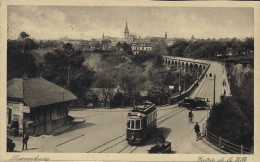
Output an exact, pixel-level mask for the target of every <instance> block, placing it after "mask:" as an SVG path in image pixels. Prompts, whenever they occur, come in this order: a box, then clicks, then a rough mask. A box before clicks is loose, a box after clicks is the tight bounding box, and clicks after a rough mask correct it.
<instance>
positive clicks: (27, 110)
mask: <svg viewBox="0 0 260 162" xmlns="http://www.w3.org/2000/svg"><path fill="white" fill-rule="evenodd" d="M21 111H22V112H23V113H30V107H29V106H21Z"/></svg>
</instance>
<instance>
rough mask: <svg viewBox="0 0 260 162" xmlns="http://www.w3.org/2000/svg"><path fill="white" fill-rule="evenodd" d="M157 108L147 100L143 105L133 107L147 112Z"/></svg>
mask: <svg viewBox="0 0 260 162" xmlns="http://www.w3.org/2000/svg"><path fill="white" fill-rule="evenodd" d="M153 108H155V105H154V104H153V103H152V102H145V103H143V104H141V105H137V106H136V107H134V108H133V111H134V112H144V113H145V112H147V111H149V110H150V109H153Z"/></svg>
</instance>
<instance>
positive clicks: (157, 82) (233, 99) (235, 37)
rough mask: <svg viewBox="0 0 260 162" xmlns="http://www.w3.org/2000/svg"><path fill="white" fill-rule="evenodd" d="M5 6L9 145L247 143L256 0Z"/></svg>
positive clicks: (191, 146)
mask: <svg viewBox="0 0 260 162" xmlns="http://www.w3.org/2000/svg"><path fill="white" fill-rule="evenodd" d="M154 3H155V2H154ZM6 10H7V15H6V22H7V24H6V25H7V27H6V29H7V31H6V37H7V39H6V53H4V55H5V57H6V74H5V77H3V78H5V81H6V86H5V89H6V92H4V94H6V98H5V102H6V103H5V105H4V104H2V109H5V110H4V112H5V114H1V116H2V118H4V119H5V120H4V122H6V123H5V124H1V125H2V126H4V127H5V128H4V130H5V131H4V132H5V133H4V134H5V135H6V136H5V138H2V139H1V142H4V143H5V145H6V149H5V152H6V153H7V154H11V155H12V154H15V155H23V153H34V154H39V153H67V154H68V153H84V155H86V156H87V155H90V154H92V153H98V155H99V154H100V155H104V154H105V155H106V154H108V153H112V154H114V155H120V154H122V155H123V154H127V155H132V156H135V155H146V156H148V157H149V155H151V156H153V155H160V156H164V155H165V156H175V155H178V154H180V155H181V154H186V155H196V154H205V155H210V154H214V155H220V158H219V159H215V160H216V161H217V160H221V156H223V155H226V154H229V155H242V156H241V157H240V159H239V158H237V157H236V158H233V161H235V160H240V161H246V157H245V156H248V155H254V154H255V149H256V147H255V139H256V138H257V137H256V136H255V129H254V126H255V124H256V123H255V122H254V116H255V111H254V110H255V109H254V105H255V104H254V97H255V96H254V91H255V90H256V88H255V81H254V77H255V75H254V71H255V66H254V64H255V48H254V42H255V40H254V38H255V34H254V30H255V26H254V23H255V16H256V15H255V14H254V13H255V9H254V8H253V7H212V6H211V7H198V6H197V7H189V6H186V7H178V6H173V5H169V6H159V5H158V6H145V5H142V6H138V5H137V6H131V5H125V6H123V5H119V6H117V5H112V6H107V5H101V4H98V5H93V6H91V5H87V6H84V5H82V6H80V5H62V4H60V5H47V4H46V5H42V4H41V5H20V4H19V5H7V9H6ZM1 43H3V42H1ZM2 54H3V53H1V55H2ZM1 73H2V72H1ZM1 79H2V78H1ZM1 87H2V85H1ZM2 111H3V110H2ZM108 155H109V154H108ZM13 158H14V157H13ZM36 158H40V157H36ZM12 160H21V159H19V156H18V157H17V159H12ZM23 160H26V159H23ZM38 160H39V159H36V161H38ZM128 160H131V159H128ZM174 160H176V159H174ZM193 160H196V161H203V160H204V161H205V160H206V161H207V160H208V161H210V159H203V157H197V158H195V159H193ZM222 160H224V159H222ZM225 160H228V159H225ZM225 160H224V161H225Z"/></svg>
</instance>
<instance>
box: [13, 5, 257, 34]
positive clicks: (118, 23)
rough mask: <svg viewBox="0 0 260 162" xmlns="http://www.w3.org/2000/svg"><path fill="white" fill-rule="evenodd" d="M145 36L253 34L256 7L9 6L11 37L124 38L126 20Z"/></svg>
mask: <svg viewBox="0 0 260 162" xmlns="http://www.w3.org/2000/svg"><path fill="white" fill-rule="evenodd" d="M126 21H127V23H128V28H129V31H130V33H131V34H136V35H138V36H141V37H146V36H164V33H165V32H167V33H168V37H178V38H181V37H183V38H190V37H191V35H194V36H195V38H233V37H237V38H244V37H252V36H254V35H253V31H254V11H253V9H252V8H195V7H193V8H187V7H109V6H106V7H90V6H84V7H77V6H74V7H68V6H8V38H10V39H16V38H18V35H19V33H20V32H22V31H25V32H26V33H28V34H29V35H30V36H31V37H32V38H35V39H59V38H61V37H64V36H68V37H69V38H73V39H91V38H101V37H102V35H103V32H104V33H105V35H106V36H112V37H123V34H124V33H123V32H124V28H125V23H126Z"/></svg>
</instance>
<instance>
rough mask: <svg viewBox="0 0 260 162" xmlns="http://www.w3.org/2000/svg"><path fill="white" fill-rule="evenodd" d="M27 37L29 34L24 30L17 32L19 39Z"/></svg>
mask: <svg viewBox="0 0 260 162" xmlns="http://www.w3.org/2000/svg"><path fill="white" fill-rule="evenodd" d="M28 37H29V34H27V33H26V32H24V31H23V32H21V33H20V34H19V38H21V39H26V38H28Z"/></svg>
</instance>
